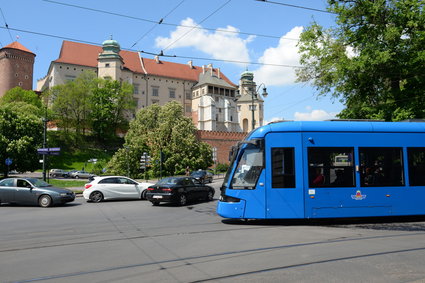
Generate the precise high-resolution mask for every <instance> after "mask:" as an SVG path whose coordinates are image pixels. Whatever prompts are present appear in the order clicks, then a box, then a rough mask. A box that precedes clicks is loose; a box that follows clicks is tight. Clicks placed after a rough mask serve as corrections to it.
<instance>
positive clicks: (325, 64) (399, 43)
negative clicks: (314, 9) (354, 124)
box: [297, 0, 425, 121]
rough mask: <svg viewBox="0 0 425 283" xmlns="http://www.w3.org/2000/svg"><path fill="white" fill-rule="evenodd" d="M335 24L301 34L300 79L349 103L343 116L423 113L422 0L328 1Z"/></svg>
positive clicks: (424, 30)
mask: <svg viewBox="0 0 425 283" xmlns="http://www.w3.org/2000/svg"><path fill="white" fill-rule="evenodd" d="M328 3H329V10H330V11H332V12H335V13H336V14H337V24H338V26H337V27H334V28H330V29H324V28H323V27H321V26H320V25H319V24H317V23H315V22H314V23H312V25H311V26H309V27H307V28H306V29H305V31H304V32H303V33H302V35H301V38H300V42H299V50H300V53H301V60H300V61H301V64H302V65H303V66H304V67H305V68H301V69H299V70H298V71H297V76H298V80H299V81H304V82H306V81H311V82H312V84H313V86H314V87H315V88H316V89H317V91H318V95H319V96H320V95H328V94H331V95H332V97H333V98H335V99H340V101H341V102H342V103H345V105H346V109H344V110H343V111H342V112H341V113H340V114H339V117H341V118H367V119H376V118H377V119H384V120H387V121H390V120H393V121H395V120H400V119H404V118H405V117H409V118H424V116H425V107H424V106H425V96H424V95H423V94H424V89H425V69H424V68H423V65H424V64H425V52H424V51H423V46H424V44H425V28H424V27H425V13H424V5H423V1H413V0H403V1H398V0H378V1H342V0H328Z"/></svg>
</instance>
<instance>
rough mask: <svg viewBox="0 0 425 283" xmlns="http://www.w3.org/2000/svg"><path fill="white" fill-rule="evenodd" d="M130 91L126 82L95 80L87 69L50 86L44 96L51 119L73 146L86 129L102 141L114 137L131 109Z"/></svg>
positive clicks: (123, 125) (126, 121)
mask: <svg viewBox="0 0 425 283" xmlns="http://www.w3.org/2000/svg"><path fill="white" fill-rule="evenodd" d="M132 93H133V88H132V86H131V85H130V84H128V83H120V82H118V81H110V80H103V79H98V78H97V76H96V74H95V73H94V72H90V71H87V72H83V73H82V74H81V75H80V76H79V77H77V78H76V79H75V81H68V82H66V83H65V84H63V85H57V86H55V87H53V88H52V89H51V90H49V91H48V92H47V93H46V94H45V96H46V101H48V102H49V103H51V105H52V106H51V109H52V111H53V113H52V115H53V116H52V118H51V119H52V120H54V121H55V123H56V124H57V126H58V127H59V128H61V129H63V132H64V135H67V136H69V137H71V138H73V141H74V145H75V146H77V145H79V144H80V143H81V142H82V141H83V140H84V136H86V132H88V131H87V129H91V132H92V133H93V134H94V135H95V136H96V137H97V138H98V140H99V141H102V142H103V141H105V140H108V141H109V140H113V139H115V133H116V131H117V130H118V129H120V130H125V129H126V128H127V125H128V120H127V118H128V117H129V118H131V117H132V114H133V111H134V108H135V105H134V101H133V98H132Z"/></svg>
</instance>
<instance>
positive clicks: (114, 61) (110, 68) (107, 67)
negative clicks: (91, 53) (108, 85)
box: [97, 39, 124, 81]
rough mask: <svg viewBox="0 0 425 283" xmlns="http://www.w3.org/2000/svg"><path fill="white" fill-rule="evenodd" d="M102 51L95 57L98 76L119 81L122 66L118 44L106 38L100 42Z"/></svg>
mask: <svg viewBox="0 0 425 283" xmlns="http://www.w3.org/2000/svg"><path fill="white" fill-rule="evenodd" d="M102 49H103V51H102V53H99V56H98V58H97V68H98V76H99V78H104V79H111V80H117V81H119V80H120V78H121V72H122V69H123V66H124V61H123V59H122V57H121V56H120V50H121V49H120V45H119V44H118V42H117V41H116V40H113V39H108V40H105V41H104V42H103V43H102Z"/></svg>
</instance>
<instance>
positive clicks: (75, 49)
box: [54, 41, 235, 85]
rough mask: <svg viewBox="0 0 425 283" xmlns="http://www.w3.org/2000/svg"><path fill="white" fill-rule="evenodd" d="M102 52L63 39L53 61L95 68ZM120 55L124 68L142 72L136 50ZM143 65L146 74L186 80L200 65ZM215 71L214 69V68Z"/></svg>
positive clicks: (149, 61) (196, 75)
mask: <svg viewBox="0 0 425 283" xmlns="http://www.w3.org/2000/svg"><path fill="white" fill-rule="evenodd" d="M101 52H102V47H101V46H96V45H90V44H85V43H78V42H72V41H63V43H62V48H61V51H60V55H59V58H58V59H56V60H55V61H54V62H57V63H67V64H74V65H82V66H89V67H93V68H96V67H97V57H98V56H99V53H101ZM120 55H121V57H122V58H123V60H124V68H127V69H129V70H130V71H132V72H135V73H141V74H144V71H143V68H142V65H141V63H140V57H139V54H138V53H137V52H133V51H125V50H121V51H120ZM142 60H143V64H144V67H145V69H146V71H147V73H148V75H155V76H162V77H168V78H176V79H182V80H188V81H198V79H199V74H200V73H201V72H202V68H201V67H196V66H194V67H193V68H192V69H191V68H190V67H189V66H188V65H186V64H180V63H173V62H167V61H162V60H161V61H160V63H156V61H155V60H153V59H147V58H142ZM215 71H216V70H215ZM221 78H222V79H224V80H225V81H226V82H228V83H230V84H231V85H235V84H234V83H232V82H231V81H230V80H229V79H228V78H227V77H226V76H224V75H223V74H221Z"/></svg>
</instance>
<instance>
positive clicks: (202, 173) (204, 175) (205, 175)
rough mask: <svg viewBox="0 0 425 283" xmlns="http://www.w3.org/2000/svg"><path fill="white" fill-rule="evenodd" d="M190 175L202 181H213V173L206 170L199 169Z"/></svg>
mask: <svg viewBox="0 0 425 283" xmlns="http://www.w3.org/2000/svg"><path fill="white" fill-rule="evenodd" d="M190 176H191V177H193V178H195V179H196V180H198V181H200V182H201V183H212V181H213V173H211V172H209V171H206V170H198V171H193V172H192V173H190Z"/></svg>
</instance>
